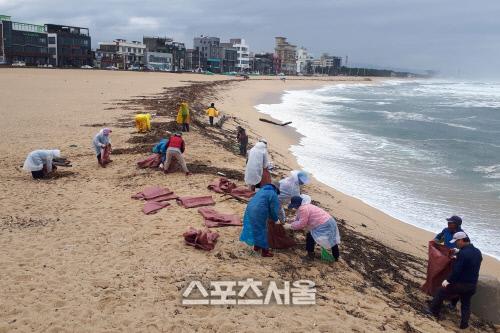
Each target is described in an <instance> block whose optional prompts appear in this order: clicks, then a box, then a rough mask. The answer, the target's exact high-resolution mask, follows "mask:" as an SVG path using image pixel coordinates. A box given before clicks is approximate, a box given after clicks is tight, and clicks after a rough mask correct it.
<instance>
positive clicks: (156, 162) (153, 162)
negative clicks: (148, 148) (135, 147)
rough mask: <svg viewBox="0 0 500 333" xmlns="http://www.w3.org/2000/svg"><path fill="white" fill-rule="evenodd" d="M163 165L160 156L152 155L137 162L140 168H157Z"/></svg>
mask: <svg viewBox="0 0 500 333" xmlns="http://www.w3.org/2000/svg"><path fill="white" fill-rule="evenodd" d="M160 163H161V155H160V154H152V155H149V156H148V157H146V158H144V159H142V160H140V161H138V162H137V166H138V167H139V168H157V167H159V166H160Z"/></svg>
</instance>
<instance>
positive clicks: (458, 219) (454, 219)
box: [446, 215, 462, 226]
mask: <svg viewBox="0 0 500 333" xmlns="http://www.w3.org/2000/svg"><path fill="white" fill-rule="evenodd" d="M446 221H448V222H450V223H455V224H456V225H457V226H461V225H462V218H461V217H460V216H456V215H453V216H452V217H450V218H447V219H446Z"/></svg>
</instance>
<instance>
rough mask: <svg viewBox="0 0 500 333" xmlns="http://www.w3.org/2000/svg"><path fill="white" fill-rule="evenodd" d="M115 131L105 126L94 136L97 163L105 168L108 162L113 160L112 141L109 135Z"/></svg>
mask: <svg viewBox="0 0 500 333" xmlns="http://www.w3.org/2000/svg"><path fill="white" fill-rule="evenodd" d="M111 132H113V131H112V130H111V129H109V128H107V127H106V128H103V129H101V130H100V131H99V133H97V134H96V135H95V136H94V140H93V141H92V144H93V146H94V150H95V154H96V156H97V163H99V165H100V166H101V167H103V168H105V167H106V164H108V163H109V162H112V160H111V159H109V155H110V154H111V141H110V140H109V135H110V134H111Z"/></svg>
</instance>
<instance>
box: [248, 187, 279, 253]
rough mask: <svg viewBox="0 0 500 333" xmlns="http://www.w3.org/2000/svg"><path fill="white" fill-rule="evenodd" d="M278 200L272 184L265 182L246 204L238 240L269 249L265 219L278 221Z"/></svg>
mask: <svg viewBox="0 0 500 333" xmlns="http://www.w3.org/2000/svg"><path fill="white" fill-rule="evenodd" d="M279 210H280V202H279V199H278V194H277V193H276V189H275V188H274V186H273V185H271V184H267V185H265V186H264V187H262V188H261V189H260V191H258V192H257V193H256V194H255V195H254V196H253V198H252V199H251V200H250V202H249V203H248V205H247V208H246V210H245V215H244V216H243V230H241V235H240V241H242V242H245V243H247V244H248V245H250V246H253V245H256V246H259V247H261V248H263V249H269V244H268V241H267V220H269V219H271V220H273V221H278V214H279Z"/></svg>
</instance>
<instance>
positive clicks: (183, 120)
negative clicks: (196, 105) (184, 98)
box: [176, 102, 191, 124]
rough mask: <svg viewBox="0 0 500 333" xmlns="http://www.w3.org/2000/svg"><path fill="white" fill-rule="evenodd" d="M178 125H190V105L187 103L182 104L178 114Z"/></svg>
mask: <svg viewBox="0 0 500 333" xmlns="http://www.w3.org/2000/svg"><path fill="white" fill-rule="evenodd" d="M176 120H177V124H189V123H190V122H191V116H190V115H189V105H188V103H186V102H183V103H181V106H180V107H179V111H178V112H177V119H176Z"/></svg>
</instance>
